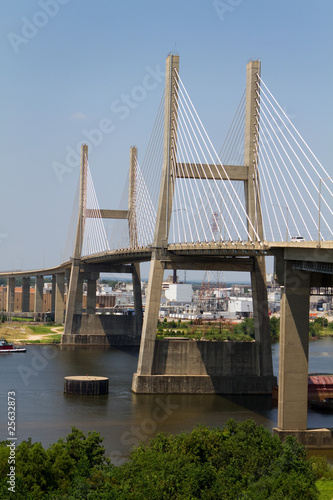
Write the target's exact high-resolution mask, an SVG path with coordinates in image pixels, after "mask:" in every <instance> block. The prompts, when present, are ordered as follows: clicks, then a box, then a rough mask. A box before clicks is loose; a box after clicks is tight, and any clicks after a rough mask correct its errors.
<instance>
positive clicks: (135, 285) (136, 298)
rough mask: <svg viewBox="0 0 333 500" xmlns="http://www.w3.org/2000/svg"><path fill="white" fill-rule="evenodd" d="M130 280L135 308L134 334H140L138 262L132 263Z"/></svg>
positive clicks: (140, 310) (141, 320)
mask: <svg viewBox="0 0 333 500" xmlns="http://www.w3.org/2000/svg"><path fill="white" fill-rule="evenodd" d="M132 281H133V296H134V310H135V320H136V321H135V323H136V334H137V335H141V332H142V324H143V312H142V295H141V276H140V264H132Z"/></svg>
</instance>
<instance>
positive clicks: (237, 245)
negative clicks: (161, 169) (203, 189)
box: [0, 241, 333, 278]
mask: <svg viewBox="0 0 333 500" xmlns="http://www.w3.org/2000/svg"><path fill="white" fill-rule="evenodd" d="M153 250H155V249H154V247H153V246H152V245H151V246H148V247H138V248H121V249H119V250H109V251H105V252H101V253H96V254H91V255H86V256H83V257H81V263H82V264H83V265H84V264H87V265H88V266H87V267H89V268H91V267H94V268H95V269H94V270H96V271H97V270H98V269H100V270H101V272H108V270H109V272H113V271H112V269H113V266H112V265H117V270H118V272H122V271H121V269H122V268H119V267H118V266H119V265H124V266H126V265H128V264H132V263H136V262H149V261H150V260H151V256H152V253H153ZM329 250H331V251H332V250H333V241H321V242H320V243H319V242H318V241H303V242H299V243H294V242H267V241H263V242H261V243H258V242H253V243H251V242H245V241H243V242H232V243H231V242H229V241H226V242H224V241H222V242H207V243H173V244H168V245H167V247H165V248H162V249H159V251H160V252H161V260H162V261H163V262H164V264H165V268H166V269H184V270H188V269H193V270H195V269H198V270H201V269H202V270H206V269H211V270H213V269H221V270H230V271H251V268H252V261H251V257H258V256H272V255H273V256H277V255H278V253H280V252H284V258H285V259H286V260H297V261H307V262H312V263H314V262H320V263H329V264H331V263H333V252H332V253H331V252H329ZM207 257H209V259H211V260H210V261H208V260H207ZM71 265H72V261H71V260H68V261H66V262H63V263H61V264H60V265H58V266H55V267H49V268H40V269H32V270H26V271H24V270H15V271H14V270H13V271H1V272H0V278H20V277H33V276H51V275H53V274H58V273H63V272H65V271H70V269H71ZM94 265H95V266H94ZM104 268H105V271H103V269H104ZM308 270H312V271H315V269H308ZM114 271H115V272H117V271H116V269H114ZM123 272H126V269H125V267H124V268H123ZM318 272H323V271H319V270H318ZM324 272H325V271H324ZM326 272H328V273H329V274H331V272H330V271H326Z"/></svg>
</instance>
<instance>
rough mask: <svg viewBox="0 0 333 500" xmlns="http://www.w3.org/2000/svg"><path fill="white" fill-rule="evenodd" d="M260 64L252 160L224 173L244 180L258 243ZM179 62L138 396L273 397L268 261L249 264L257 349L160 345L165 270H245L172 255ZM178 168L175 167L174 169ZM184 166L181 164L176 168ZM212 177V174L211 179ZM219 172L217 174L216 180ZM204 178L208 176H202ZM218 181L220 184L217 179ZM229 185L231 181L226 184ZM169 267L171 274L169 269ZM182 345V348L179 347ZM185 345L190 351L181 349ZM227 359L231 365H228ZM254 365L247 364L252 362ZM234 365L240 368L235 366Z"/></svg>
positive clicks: (223, 261) (253, 70) (249, 120)
mask: <svg viewBox="0 0 333 500" xmlns="http://www.w3.org/2000/svg"><path fill="white" fill-rule="evenodd" d="M259 74H260V61H251V62H250V63H248V65H247V79H246V112H245V139H244V140H245V155H244V165H240V166H237V167H233V166H229V165H228V166H224V167H223V171H224V172H226V171H228V176H227V178H228V180H229V181H230V180H238V181H239V180H243V181H244V189H245V208H246V213H247V216H248V219H247V221H248V222H247V225H248V235H249V239H250V240H251V241H252V242H258V241H262V240H263V222H262V213H261V204H260V186H259V170H258V161H257V160H258V158H257V154H258V147H259V130H258V126H257V123H258V122H259V116H257V114H258V113H259V110H258V105H257V99H258V92H259V86H258V80H259V77H258V75H259ZM178 75H179V56H175V55H169V56H168V58H167V61H166V77H165V116H164V155H163V170H162V178H161V186H160V195H159V204H158V212H157V218H156V227H155V238H154V244H153V251H152V260H151V266H150V273H149V282H148V289H147V300H146V309H145V315H144V321H143V329H142V336H141V346H140V354H139V361H138V368H137V373H135V374H134V377H133V382H132V390H133V391H134V392H138V393H140V392H141V393H154V392H156V393H158V392H161V393H162V392H170V393H177V392H181V393H229V394H232V393H271V392H272V387H273V385H274V384H275V383H276V377H274V376H273V368H272V354H271V345H270V330H269V316H268V301H267V288H266V269H265V259H264V257H256V256H251V257H249V258H248V259H241V262H240V263H239V265H240V266H244V265H245V264H246V265H247V266H248V270H249V271H250V273H251V282H252V290H253V309H254V322H255V343H251V345H250V344H247V345H246V343H243V344H242V343H237V344H238V345H233V346H231V345H227V344H225V343H216V342H214V343H210V342H205V341H198V342H195V343H194V342H188V341H186V340H184V341H180V340H177V341H174V342H173V341H172V340H162V341H157V340H156V328H157V322H158V315H159V308H160V299H161V290H162V282H163V275H164V270H165V269H202V270H207V269H212V270H221V271H223V270H229V269H232V270H240V271H243V270H244V267H239V269H235V268H231V267H230V266H231V265H232V262H231V260H232V259H230V257H231V256H232V252H231V254H230V255H228V256H226V257H227V258H225V257H224V256H222V255H219V256H218V257H217V258H215V257H214V256H213V255H212V254H204V252H202V253H201V255H199V256H198V257H194V256H191V257H188V259H187V262H186V261H185V259H184V258H182V259H179V261H177V257H175V256H174V255H171V254H170V253H169V251H168V237H169V228H170V220H171V213H172V204H173V195H174V191H175V182H176V179H177V178H178V177H179V178H181V177H182V176H183V174H182V168H181V166H182V164H181V163H179V164H178V163H176V162H177V119H178V95H179V94H178V80H179V76H178ZM172 162H174V163H173V164H172ZM175 163H176V164H175ZM219 167H221V166H215V170H214V169H212V168H210V165H208V164H207V165H205V164H202V163H200V164H197V168H196V169H195V170H196V173H195V174H192V177H191V174H189V175H188V178H193V179H194V178H201V179H207V171H208V170H209V171H210V175H211V177H210V179H214V178H215V179H216V180H219V181H221V180H222V177H221V171H222V168H221V169H220V168H219ZM205 172H206V173H205ZM215 172H216V173H215ZM200 176H202V177H200ZM214 176H215V177H214ZM223 180H226V179H225V178H224V177H223ZM168 266H169V267H168ZM176 342H177V345H176ZM181 343H183V344H184V345H181ZM227 358H231V359H232V361H231V359H228V361H227V362H226V359H227ZM245 360H246V361H245ZM231 365H232V366H231Z"/></svg>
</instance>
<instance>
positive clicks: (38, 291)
mask: <svg viewBox="0 0 333 500" xmlns="http://www.w3.org/2000/svg"><path fill="white" fill-rule="evenodd" d="M43 286H44V276H36V284H35V312H36V313H42V312H43Z"/></svg>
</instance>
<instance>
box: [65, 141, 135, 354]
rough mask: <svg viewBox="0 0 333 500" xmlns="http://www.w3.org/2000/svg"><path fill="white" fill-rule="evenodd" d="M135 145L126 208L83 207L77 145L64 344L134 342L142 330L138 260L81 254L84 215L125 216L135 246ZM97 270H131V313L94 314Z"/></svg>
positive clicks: (84, 159) (83, 175)
mask: <svg viewBox="0 0 333 500" xmlns="http://www.w3.org/2000/svg"><path fill="white" fill-rule="evenodd" d="M136 157H137V148H135V147H131V150H130V185H129V201H128V209H127V210H100V211H99V212H97V213H96V210H92V209H90V208H89V207H87V192H88V186H87V182H88V181H87V179H88V146H87V145H86V144H83V145H82V146H81V167H80V181H79V182H80V193H79V213H78V220H77V228H76V237H75V246H74V253H73V257H72V265H71V272H70V279H69V286H68V289H67V301H66V312H65V327H64V336H63V343H64V344H91V345H99V344H111V345H128V344H131V345H138V344H139V342H140V335H141V330H142V319H143V314H142V298H141V280H140V264H139V263H137V262H134V263H132V264H110V263H103V262H98V263H96V262H94V263H92V262H89V256H86V255H82V249H83V241H84V230H85V226H86V219H87V218H92V217H96V216H97V217H101V218H103V219H105V218H107V219H125V220H126V219H127V220H128V231H129V238H130V243H131V245H132V246H137V222H136V210H135V192H136V182H137V181H136V169H135V165H136V161H137V160H136ZM101 272H106V273H107V272H112V273H129V274H132V280H133V293H134V308H135V315H134V316H125V315H124V316H110V315H107V316H101V315H96V314H95V313H96V282H97V280H98V278H99V276H100V273H101ZM84 281H86V282H87V307H86V310H83V282H84Z"/></svg>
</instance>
